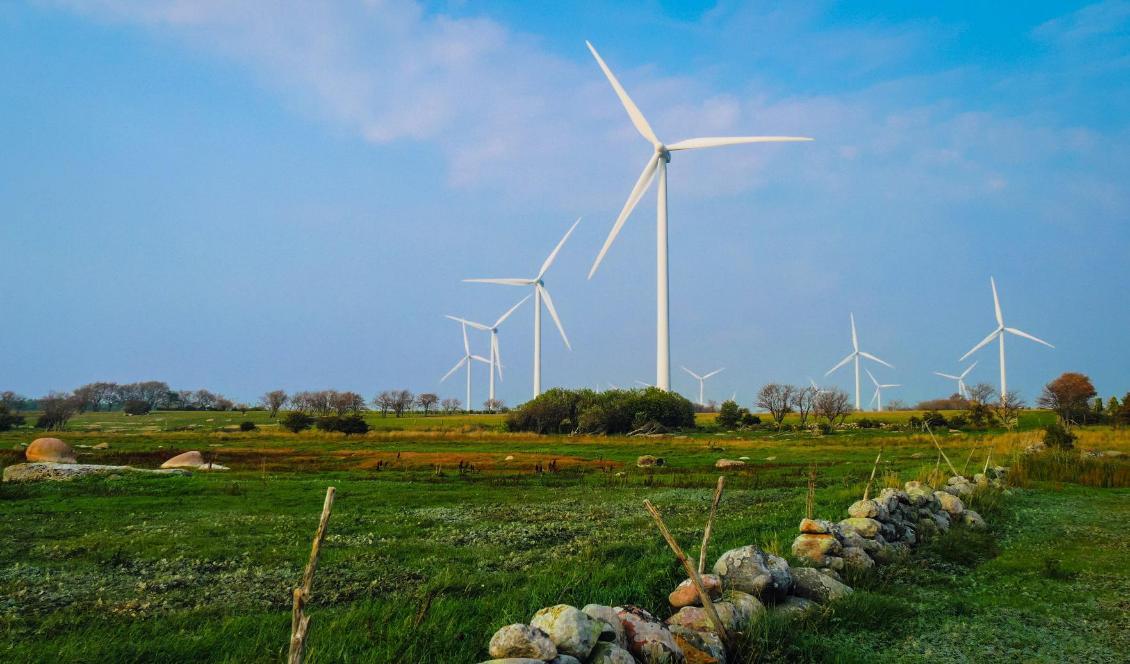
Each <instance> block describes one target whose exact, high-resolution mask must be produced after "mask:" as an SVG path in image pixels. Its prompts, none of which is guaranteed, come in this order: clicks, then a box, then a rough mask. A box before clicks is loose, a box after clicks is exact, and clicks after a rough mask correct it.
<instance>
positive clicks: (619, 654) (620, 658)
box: [588, 641, 636, 664]
mask: <svg viewBox="0 0 1130 664" xmlns="http://www.w3.org/2000/svg"><path fill="white" fill-rule="evenodd" d="M588 664H636V658H635V657H632V653H630V652H628V651H627V650H624V649H623V648H621V647H620V646H618V645H616V644H615V643H609V642H607V641H601V642H600V643H597V644H596V645H595V646H593V649H592V653H591V654H590V655H589V661H588Z"/></svg>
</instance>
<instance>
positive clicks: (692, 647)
mask: <svg viewBox="0 0 1130 664" xmlns="http://www.w3.org/2000/svg"><path fill="white" fill-rule="evenodd" d="M670 630H671V635H672V636H674V637H675V643H676V644H678V646H679V649H680V650H682V651H683V656H684V657H686V659H687V664H725V662H726V648H725V646H723V645H722V639H721V638H720V637H719V636H718V635H717V634H715V633H714V632H698V631H695V630H693V629H689V628H686V627H682V626H680V625H673V626H671V627H670Z"/></svg>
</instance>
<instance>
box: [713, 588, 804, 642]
mask: <svg viewBox="0 0 1130 664" xmlns="http://www.w3.org/2000/svg"><path fill="white" fill-rule="evenodd" d="M789 579H790V581H789V585H790V586H791V585H792V577H791V576H790V577H789ZM722 603H723V604H729V605H730V606H732V607H734V626H735V629H737V631H739V632H744V631H746V630H748V629H749V628H750V626H751V625H753V623H755V622H757V620H759V619H760V618H761V616H762V615H764V613H765V605H764V604H762V603H761V600H759V599H757V598H756V597H754V596H753V595H751V594H749V593H743V592H742V591H740V590H727V591H726V593H725V594H724V595H723V596H722Z"/></svg>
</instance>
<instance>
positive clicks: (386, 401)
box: [373, 390, 396, 417]
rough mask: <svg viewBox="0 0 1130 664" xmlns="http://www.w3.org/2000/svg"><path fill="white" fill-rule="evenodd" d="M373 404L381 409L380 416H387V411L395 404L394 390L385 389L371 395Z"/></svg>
mask: <svg viewBox="0 0 1130 664" xmlns="http://www.w3.org/2000/svg"><path fill="white" fill-rule="evenodd" d="M373 405H374V406H376V407H377V409H378V410H380V411H381V417H388V411H390V410H392V409H393V407H394V406H395V405H396V390H385V391H384V392H381V393H380V394H378V395H377V396H375V397H373Z"/></svg>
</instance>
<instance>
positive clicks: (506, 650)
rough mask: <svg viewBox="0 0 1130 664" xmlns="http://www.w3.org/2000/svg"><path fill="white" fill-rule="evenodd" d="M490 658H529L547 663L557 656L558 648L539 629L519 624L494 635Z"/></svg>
mask: <svg viewBox="0 0 1130 664" xmlns="http://www.w3.org/2000/svg"><path fill="white" fill-rule="evenodd" d="M490 656H491V657H495V658H503V657H529V658H531V659H537V660H541V661H545V660H550V659H553V658H554V657H556V656H557V647H556V646H555V645H553V641H551V640H550V639H549V635H547V634H546V633H545V632H543V631H541V630H540V629H538V628H537V627H531V626H529V625H523V624H521V623H517V624H514V625H507V626H505V627H503V628H501V629H499V630H498V631H497V632H495V633H494V636H492V637H491V639H490Z"/></svg>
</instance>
